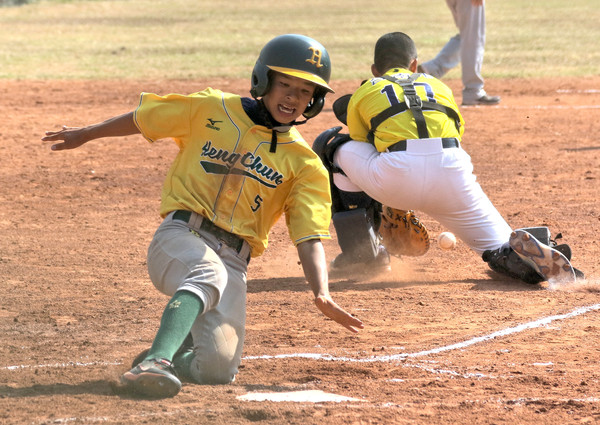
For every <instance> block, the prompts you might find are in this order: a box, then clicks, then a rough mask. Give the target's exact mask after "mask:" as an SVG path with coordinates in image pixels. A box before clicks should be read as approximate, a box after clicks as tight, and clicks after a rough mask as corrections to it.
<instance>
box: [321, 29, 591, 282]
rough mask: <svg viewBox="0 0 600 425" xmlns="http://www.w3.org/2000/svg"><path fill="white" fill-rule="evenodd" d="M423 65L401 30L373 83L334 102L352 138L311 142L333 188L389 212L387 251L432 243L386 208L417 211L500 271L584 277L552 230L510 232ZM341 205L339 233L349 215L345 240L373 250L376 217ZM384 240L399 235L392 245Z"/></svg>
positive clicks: (390, 40) (383, 49)
mask: <svg viewBox="0 0 600 425" xmlns="http://www.w3.org/2000/svg"><path fill="white" fill-rule="evenodd" d="M417 66H418V61H417V50H416V47H415V45H414V43H413V41H412V40H411V39H410V37H408V36H407V35H406V34H404V33H401V32H394V33H389V34H385V35H383V36H382V37H380V38H379V40H378V41H377V43H376V45H375V54H374V64H373V65H372V66H371V72H372V74H373V78H371V79H370V80H367V81H365V82H363V84H362V85H361V86H360V87H359V88H358V90H357V91H356V92H355V93H354V94H352V95H351V96H345V97H342V98H340V99H338V101H336V104H334V112H335V114H336V116H337V117H338V119H339V120H340V121H342V122H343V123H345V124H347V126H348V129H349V133H350V134H349V135H343V134H339V131H340V130H341V127H335V128H332V129H329V130H327V131H325V132H324V133H322V134H321V135H320V136H318V137H317V139H316V140H315V143H314V144H313V149H315V151H316V152H317V153H318V154H319V156H320V157H321V159H322V161H323V162H324V164H325V166H326V168H328V169H329V171H330V176H331V181H332V183H333V184H332V187H335V189H333V191H334V192H336V191H337V192H338V193H340V194H341V198H342V199H344V198H345V196H346V193H354V195H353V196H360V197H362V198H367V199H369V198H370V199H372V200H373V202H374V203H375V205H377V204H379V205H385V206H386V208H385V212H386V214H384V215H383V218H382V222H383V224H382V226H381V230H382V234H383V236H384V240H383V243H384V245H386V246H387V247H388V248H389V247H390V246H392V245H391V240H399V239H402V238H407V239H408V240H411V239H414V238H413V236H415V235H419V236H422V240H421V241H422V242H423V244H422V245H421V248H417V251H415V252H414V255H418V253H424V252H425V251H426V248H427V247H428V242H424V241H428V238H427V237H426V231H423V230H421V229H424V227H423V226H422V225H420V223H419V222H418V220H417V219H416V218H414V216H412V215H411V216H409V217H406V214H405V213H394V212H393V210H390V208H391V209H398V210H404V211H407V210H409V209H410V208H414V209H415V210H420V211H423V212H425V213H426V214H428V215H429V216H431V217H432V218H434V219H435V220H437V221H438V222H439V223H440V224H442V226H443V227H445V228H447V229H448V230H450V231H451V232H452V233H454V234H455V235H456V236H457V237H458V238H459V239H461V240H462V241H463V242H464V243H465V244H466V245H468V246H469V247H470V248H471V249H472V250H473V251H475V252H476V253H477V254H479V255H481V256H482V258H483V260H484V261H485V262H487V263H488V265H489V267H490V268H491V269H492V270H494V271H496V272H500V273H502V274H505V275H508V276H510V277H513V278H517V279H520V280H523V281H525V282H527V283H539V282H542V281H546V280H553V281H560V282H565V281H574V280H576V279H577V278H583V273H581V272H580V271H579V270H577V269H574V268H573V266H572V265H571V263H570V259H571V250H570V248H569V247H568V245H556V243H555V242H553V241H551V239H550V231H549V229H548V228H546V227H535V228H527V229H516V230H514V231H513V229H511V227H510V226H509V225H508V224H507V222H506V221H505V220H504V219H503V218H502V216H501V215H500V213H499V212H498V211H497V210H496V208H495V207H494V206H493V205H492V203H491V202H490V200H489V199H488V197H487V196H486V195H485V193H484V192H483V190H482V188H481V186H480V185H479V184H478V183H477V181H476V177H475V175H474V174H473V165H472V163H471V158H470V156H469V155H468V154H467V152H466V151H465V150H464V149H463V148H462V142H461V139H462V135H463V133H464V124H465V122H464V119H463V117H462V115H461V114H460V111H459V109H458V106H457V105H456V102H455V100H454V96H453V94H452V91H451V90H450V88H449V87H447V86H446V85H445V84H444V83H442V82H441V81H440V80H438V79H436V78H434V77H432V76H430V75H427V74H421V73H417ZM362 204H363V205H364V204H368V201H365V200H363V201H362ZM336 207H340V208H341V209H338V210H337V211H336V210H335V209H334V215H333V221H334V225H335V228H336V231H337V232H338V233H340V230H338V227H339V226H341V223H340V220H339V218H338V219H337V220H336V217H339V214H345V215H349V216H352V217H353V220H349V219H346V220H343V224H344V225H346V226H348V227H345V228H343V229H342V232H341V233H352V235H353V237H354V242H355V243H357V244H360V245H363V246H364V245H366V246H367V247H369V246H377V243H376V242H377V241H378V238H377V237H376V236H374V234H376V229H377V219H376V217H375V218H370V216H369V215H368V214H362V215H360V216H359V214H358V213H357V212H355V210H356V209H357V208H353V205H349V204H348V203H343V202H342V203H341V204H340V203H338V204H337V205H336V203H335V202H334V208H336ZM344 209H345V210H344ZM373 209H374V210H376V208H373ZM390 211H391V212H392V213H391V214H392V217H393V218H397V217H405V219H401V220H400V223H401V224H400V225H398V226H397V227H396V228H395V229H396V230H409V232H408V235H406V234H404V236H403V235H402V233H403V232H390V231H389V230H394V228H392V227H390V226H389V225H388V221H389V220H388V217H389V215H390ZM374 215H375V216H377V214H374ZM363 216H364V217H366V219H367V220H366V222H365V220H364V219H363ZM413 218H414V220H413ZM361 220H362V221H361ZM336 221H337V222H336ZM404 222H406V223H407V225H402V223H404ZM409 222H410V223H413V222H414V223H417V225H416V226H412V225H408V223H409ZM350 226H352V227H351V228H350ZM415 229H417V230H421V233H418V232H416V231H415ZM386 235H387V236H388V237H389V236H393V238H392V239H390V240H386ZM338 238H340V236H339V234H338ZM369 238H370V239H369ZM416 239H417V240H419V239H418V238H416ZM367 241H368V242H370V244H369V243H367ZM340 246H341V248H342V254H341V255H342V258H343V256H350V255H351V254H353V253H354V251H353V250H352V249H351V247H348V246H346V242H344V241H340ZM400 246H402V247H403V249H404V247H407V246H408V247H411V246H413V244H412V243H400ZM417 246H419V245H418V244H417ZM354 249H355V250H356V248H354ZM362 249H365V248H362ZM365 250H366V249H365ZM381 250H382V248H381V247H379V246H378V247H377V251H376V250H375V249H373V250H372V251H369V252H374V254H373V256H372V259H371V260H370V261H375V260H376V259H377V258H378V254H379V252H380V251H381ZM367 251H368V250H367ZM404 255H410V254H407V253H404ZM363 257H364V255H363ZM373 258H374V259H373ZM336 260H337V259H336ZM333 265H334V266H335V265H336V264H335V262H334V264H333Z"/></svg>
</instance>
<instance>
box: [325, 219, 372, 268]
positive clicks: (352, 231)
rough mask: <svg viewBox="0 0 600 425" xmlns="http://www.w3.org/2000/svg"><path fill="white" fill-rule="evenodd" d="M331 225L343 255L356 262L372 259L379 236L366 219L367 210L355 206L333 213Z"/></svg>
mask: <svg viewBox="0 0 600 425" xmlns="http://www.w3.org/2000/svg"><path fill="white" fill-rule="evenodd" d="M333 226H334V227H335V232H336V234H337V239H338V244H339V245H340V248H341V250H342V252H343V253H344V255H346V256H349V257H348V258H352V259H353V260H354V261H356V262H357V263H366V262H369V261H372V260H374V259H375V257H376V256H377V248H378V246H379V238H378V236H377V234H376V233H375V229H374V228H373V223H372V222H371V221H370V220H369V219H368V216H367V210H366V209H364V208H357V209H355V210H350V211H342V212H337V213H335V214H334V215H333Z"/></svg>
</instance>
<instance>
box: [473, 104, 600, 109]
mask: <svg viewBox="0 0 600 425" xmlns="http://www.w3.org/2000/svg"><path fill="white" fill-rule="evenodd" d="M462 108H476V109H479V108H481V109H492V108H496V109H600V105H530V106H527V105H491V106H490V105H486V106H481V105H465V106H462Z"/></svg>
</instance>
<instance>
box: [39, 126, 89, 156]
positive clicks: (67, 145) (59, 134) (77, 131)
mask: <svg viewBox="0 0 600 425" xmlns="http://www.w3.org/2000/svg"><path fill="white" fill-rule="evenodd" d="M42 140H43V141H44V142H54V141H57V140H62V141H63V142H62V143H56V144H54V145H52V146H51V147H50V149H52V150H53V151H61V150H64V149H75V148H78V147H79V146H81V145H83V144H84V143H85V142H87V141H88V140H87V139H86V138H84V137H83V129H81V128H79V127H67V126H65V125H63V127H62V129H61V130H59V131H47V132H46V135H45V136H44V137H42Z"/></svg>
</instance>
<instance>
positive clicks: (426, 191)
mask: <svg viewBox="0 0 600 425" xmlns="http://www.w3.org/2000/svg"><path fill="white" fill-rule="evenodd" d="M334 164H335V165H336V166H338V167H339V168H341V169H342V170H344V173H345V174H346V176H344V175H342V174H340V173H335V174H334V177H333V181H334V184H335V185H336V186H337V187H338V188H339V189H341V190H345V191H350V192H358V191H364V192H365V193H366V194H367V195H369V196H370V197H371V198H373V199H375V200H377V201H379V202H381V203H382V204H383V205H387V206H389V207H392V208H397V209H401V210H419V211H422V212H424V213H426V214H428V215H429V216H431V217H432V218H434V219H435V220H437V221H438V222H439V223H440V224H441V225H442V226H444V227H445V228H446V229H448V230H449V231H450V232H452V233H454V234H455V235H456V237H457V238H459V239H461V240H462V241H463V242H464V243H465V244H467V245H468V246H469V247H470V248H471V249H473V250H474V251H475V252H477V253H478V254H482V253H483V251H485V250H487V249H496V248H499V247H500V246H502V245H503V244H504V243H505V242H507V241H508V240H509V238H510V234H511V228H510V226H509V225H508V224H507V223H506V221H505V220H504V218H502V216H501V215H500V213H499V212H498V211H497V210H496V208H495V207H494V206H493V205H492V203H491V202H490V200H489V199H488V197H487V196H486V195H485V193H484V192H483V190H482V189H481V186H480V185H479V183H477V181H476V177H475V175H474V174H473V164H472V163H471V157H470V156H469V154H467V152H465V151H464V150H463V149H462V148H447V149H444V148H442V142H441V139H439V138H435V139H421V140H407V150H406V151H401V152H381V153H380V152H377V150H376V149H375V147H374V146H373V145H372V144H370V143H365V142H356V141H349V142H347V143H344V144H343V145H341V146H340V147H339V148H338V149H337V151H336V152H335V155H334Z"/></svg>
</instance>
